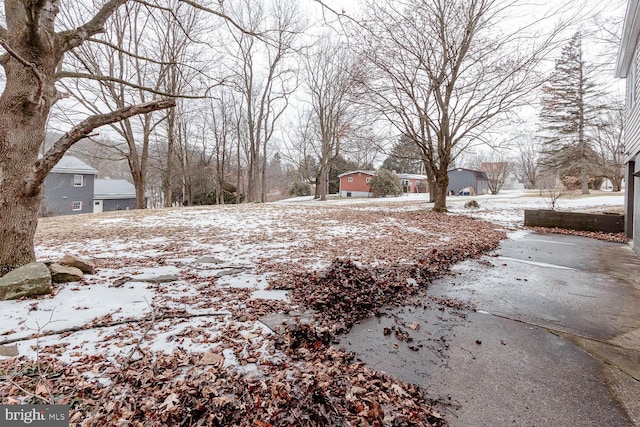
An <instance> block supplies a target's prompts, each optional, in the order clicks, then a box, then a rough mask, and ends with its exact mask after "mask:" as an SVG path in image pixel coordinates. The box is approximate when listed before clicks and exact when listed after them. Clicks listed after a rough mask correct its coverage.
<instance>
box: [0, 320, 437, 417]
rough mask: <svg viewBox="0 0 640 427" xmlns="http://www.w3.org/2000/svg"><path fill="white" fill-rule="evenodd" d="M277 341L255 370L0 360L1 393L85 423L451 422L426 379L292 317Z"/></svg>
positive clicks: (176, 362) (168, 362)
mask: <svg viewBox="0 0 640 427" xmlns="http://www.w3.org/2000/svg"><path fill="white" fill-rule="evenodd" d="M275 346H276V347H278V349H279V350H281V351H284V352H285V353H286V354H288V355H289V356H291V358H290V359H285V358H283V359H282V360H280V361H273V360H261V361H260V362H261V363H260V364H259V369H258V370H257V371H256V372H255V373H254V374H253V375H247V374H243V373H240V372H239V371H237V370H232V369H227V368H223V367H222V366H221V364H211V365H202V364H201V363H200V362H201V355H198V354H193V353H187V352H184V351H174V352H173V353H172V354H169V355H165V354H156V355H153V356H152V355H151V354H150V353H145V354H144V355H143V356H142V357H141V358H139V359H138V360H136V361H133V362H130V361H123V363H122V365H121V366H115V365H114V364H112V363H111V362H110V361H108V360H106V359H105V358H104V357H101V356H91V357H86V358H84V359H83V361H82V363H77V364H74V366H73V367H72V366H64V365H63V364H61V363H60V362H59V361H57V360H56V359H54V358H48V357H47V358H43V359H42V360H40V361H39V362H37V363H35V362H31V361H27V360H26V359H24V358H20V359H18V360H11V361H2V362H0V375H2V376H3V377H4V378H7V379H8V380H7V381H4V382H2V383H1V384H0V396H3V401H5V402H7V403H12V402H10V401H8V400H6V397H7V396H24V395H25V393H26V394H29V395H30V396H31V397H30V398H29V399H27V401H28V402H29V403H44V402H46V403H50V402H54V401H55V402H56V403H58V404H69V405H70V407H71V414H70V418H71V419H70V422H71V425H79V426H89V425H91V426H93V425H98V426H112V425H131V426H161V425H171V426H174V425H175V426H178V425H179V426H192V425H207V426H228V425H236V426H275V425H278V426H321V425H322V426H324V425H335V426H382V425H393V426H409V425H411V426H441V425H445V424H444V421H443V420H442V419H441V417H440V415H439V414H438V412H437V410H436V409H435V408H434V404H433V402H431V401H430V400H429V399H427V398H426V397H425V396H424V394H423V392H422V391H421V390H420V388H418V387H416V386H413V385H410V384H407V383H404V382H402V381H399V380H396V379H393V378H391V377H389V376H387V375H386V374H383V373H380V372H376V371H373V370H371V369H369V368H367V366H366V365H364V364H362V363H355V362H354V361H353V357H352V355H350V354H347V353H344V352H342V351H338V350H336V349H334V348H333V347H330V346H329V345H328V340H327V335H326V334H325V333H324V332H318V331H317V330H316V329H314V328H313V327H312V326H309V325H299V324H296V325H293V326H291V327H290V328H288V329H287V331H286V332H285V333H284V334H283V335H281V336H280V337H279V339H277V340H276V342H275ZM96 378H100V381H97V380H96ZM36 394H37V396H36ZM12 399H13V400H15V402H13V403H18V401H17V399H15V398H11V399H9V400H12Z"/></svg>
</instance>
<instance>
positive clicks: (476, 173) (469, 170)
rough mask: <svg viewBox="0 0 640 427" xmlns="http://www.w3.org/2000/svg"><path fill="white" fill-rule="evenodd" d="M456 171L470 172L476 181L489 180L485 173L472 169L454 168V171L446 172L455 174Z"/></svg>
mask: <svg viewBox="0 0 640 427" xmlns="http://www.w3.org/2000/svg"><path fill="white" fill-rule="evenodd" d="M457 171H460V172H462V171H466V172H471V173H473V174H474V175H475V176H476V178H477V179H486V180H489V177H488V176H487V173H486V172H482V171H477V170H473V169H465V168H455V169H449V170H448V171H447V172H457Z"/></svg>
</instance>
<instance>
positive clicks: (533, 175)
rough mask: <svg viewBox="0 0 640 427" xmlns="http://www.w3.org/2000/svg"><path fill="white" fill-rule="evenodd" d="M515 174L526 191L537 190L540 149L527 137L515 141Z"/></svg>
mask: <svg viewBox="0 0 640 427" xmlns="http://www.w3.org/2000/svg"><path fill="white" fill-rule="evenodd" d="M517 147H518V148H517V158H516V168H515V170H516V174H517V175H518V178H519V180H520V181H521V182H523V183H524V187H525V188H527V189H534V188H538V183H539V182H538V181H539V175H540V173H539V171H540V147H539V145H538V144H537V143H536V140H535V139H534V138H533V137H531V136H528V135H521V136H520V137H519V138H518V139H517Z"/></svg>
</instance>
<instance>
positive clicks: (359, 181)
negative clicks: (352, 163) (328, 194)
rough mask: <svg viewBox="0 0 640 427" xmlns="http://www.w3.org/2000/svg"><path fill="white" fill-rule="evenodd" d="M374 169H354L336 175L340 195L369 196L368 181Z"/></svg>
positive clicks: (374, 173) (373, 174) (374, 172)
mask: <svg viewBox="0 0 640 427" xmlns="http://www.w3.org/2000/svg"><path fill="white" fill-rule="evenodd" d="M374 176H376V171H367V170H356V171H349V172H345V173H343V174H341V175H338V178H340V197H369V193H371V187H369V182H371V178H373V177H374Z"/></svg>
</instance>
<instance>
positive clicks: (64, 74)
mask: <svg viewBox="0 0 640 427" xmlns="http://www.w3.org/2000/svg"><path fill="white" fill-rule="evenodd" d="M55 78H56V80H60V79H65V78H74V79H89V80H96V81H99V82H111V83H119V84H122V85H125V86H128V87H131V88H134V89H139V90H144V91H145V92H149V93H153V94H156V95H160V96H166V97H172V98H183V99H203V98H206V96H200V95H176V94H173V93H167V92H163V91H160V90H157V89H154V88H151V87H148V86H141V85H137V84H135V83H131V82H130V81H127V80H123V79H119V78H117V77H111V76H102V75H97V74H88V73H74V72H70V71H62V72H60V73H56V74H55ZM220 84H222V83H220Z"/></svg>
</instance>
